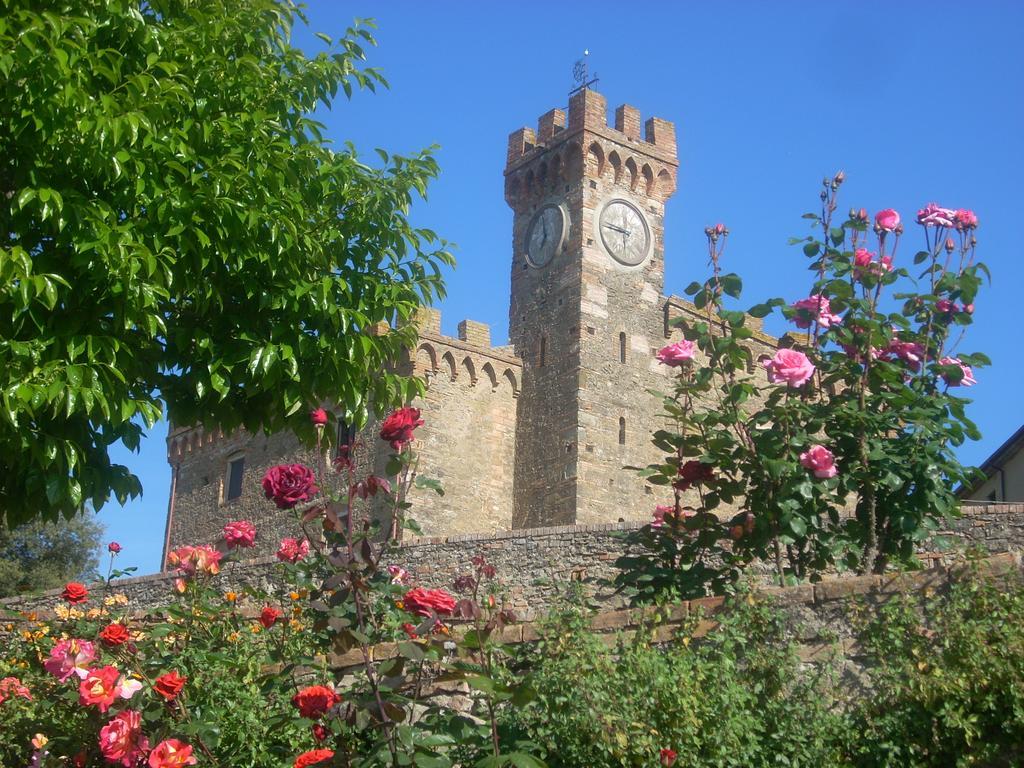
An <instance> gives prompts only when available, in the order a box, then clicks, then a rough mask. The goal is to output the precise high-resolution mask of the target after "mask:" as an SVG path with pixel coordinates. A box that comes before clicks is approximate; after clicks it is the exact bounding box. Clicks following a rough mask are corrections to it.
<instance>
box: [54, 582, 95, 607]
mask: <svg viewBox="0 0 1024 768" xmlns="http://www.w3.org/2000/svg"><path fill="white" fill-rule="evenodd" d="M60 596H61V597H63V598H64V599H65V600H67V601H68V602H69V603H71V604H72V605H77V604H78V603H84V602H85V601H86V600H88V599H89V590H87V589H86V588H85V585H84V584H79V583H78V582H77V581H69V582H68V583H67V584H65V585H64V591H63V592H61V593H60Z"/></svg>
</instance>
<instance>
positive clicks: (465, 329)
mask: <svg viewBox="0 0 1024 768" xmlns="http://www.w3.org/2000/svg"><path fill="white" fill-rule="evenodd" d="M459 339H460V340H461V341H465V342H467V343H469V344H472V345H474V346H477V347H485V348H490V346H491V327H490V326H489V325H487V324H486V323H478V322H476V321H475V320H463V321H462V322H460V323H459Z"/></svg>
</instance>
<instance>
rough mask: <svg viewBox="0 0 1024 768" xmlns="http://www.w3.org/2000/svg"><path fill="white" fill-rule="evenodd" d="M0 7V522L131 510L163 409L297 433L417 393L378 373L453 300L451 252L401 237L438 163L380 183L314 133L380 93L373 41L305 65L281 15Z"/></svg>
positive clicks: (379, 162)
mask: <svg viewBox="0 0 1024 768" xmlns="http://www.w3.org/2000/svg"><path fill="white" fill-rule="evenodd" d="M2 6H3V8H4V13H3V14H2V16H0V74H2V78H0V114H3V115H4V119H3V120H2V121H0V452H2V454H3V455H4V456H5V462H6V467H5V470H6V471H5V472H4V473H3V474H2V476H0V513H2V514H3V515H5V516H6V518H7V519H8V520H9V521H11V522H12V523H13V522H18V521H22V520H26V519H30V518H32V517H33V516H36V515H40V514H42V515H46V516H54V515H56V514H58V513H61V514H64V515H65V516H70V515H72V514H74V512H75V511H76V510H77V509H79V508H80V506H81V505H82V504H83V502H85V501H86V500H90V501H91V503H92V504H93V505H94V506H95V507H96V508H97V509H99V508H100V507H101V506H102V505H103V503H104V502H105V501H106V500H107V499H108V497H109V496H110V495H111V493H113V495H115V496H116V497H117V498H118V499H119V500H121V501H123V500H125V499H126V498H127V497H129V496H134V495H136V494H137V493H139V491H140V490H141V487H140V484H139V481H138V479H137V478H136V477H134V476H133V475H132V474H131V473H130V471H129V470H128V469H127V468H126V467H124V466H120V465H116V464H113V463H112V462H111V460H110V457H109V448H110V446H112V445H113V444H115V443H118V442H120V443H123V444H124V445H125V446H127V447H128V448H129V449H132V450H135V449H136V448H137V446H138V444H139V438H140V435H141V433H142V431H143V429H144V428H145V427H148V426H151V425H152V424H153V423H154V422H155V421H156V420H157V419H159V418H160V417H161V416H162V415H163V414H164V408H165V404H166V410H167V413H166V415H168V416H169V418H170V419H171V420H172V421H173V422H175V423H179V424H190V423H203V424H205V425H207V426H209V427H219V428H222V429H233V428H235V427H238V426H244V427H245V428H246V429H248V430H259V429H267V430H276V429H280V428H282V427H285V426H298V427H299V429H300V431H302V430H303V429H306V430H308V429H309V427H308V426H307V425H306V424H305V419H304V418H298V419H297V418H296V415H297V414H300V412H302V411H304V409H305V408H306V407H308V406H310V405H312V404H315V403H319V402H321V401H323V400H325V399H328V398H330V399H332V400H334V401H337V402H340V403H342V404H343V405H345V406H346V407H347V408H348V409H350V411H352V413H353V414H355V415H356V416H357V418H358V414H361V413H362V412H364V411H365V409H366V404H367V403H368V402H374V403H376V404H378V406H379V407H381V408H383V407H385V406H386V405H388V404H389V403H392V402H394V401H397V400H400V399H405V398H407V397H408V396H409V395H410V393H411V392H410V391H411V390H412V388H413V387H415V386H416V385H415V384H414V383H413V382H412V381H409V380H404V379H400V378H398V377H396V376H393V375H391V374H389V373H386V372H383V371H384V365H385V363H386V361H388V360H390V359H393V358H394V357H395V356H396V355H397V354H398V353H399V351H400V350H401V349H402V348H404V347H405V346H407V345H408V344H410V343H411V340H412V336H413V334H414V333H415V331H414V330H413V329H412V328H411V327H409V326H405V327H401V326H402V323H403V322H404V321H405V320H407V319H408V318H409V317H410V315H411V314H412V313H413V312H414V311H415V309H416V307H417V306H419V305H421V304H422V303H424V302H429V301H431V300H432V299H433V298H435V297H437V296H439V295H440V294H441V293H442V292H443V285H442V283H441V280H440V277H439V272H438V270H439V267H440V265H442V264H446V263H449V262H450V261H451V257H450V255H449V254H448V253H447V251H446V250H445V244H444V243H443V242H441V241H439V240H438V239H437V238H436V236H435V235H434V233H432V232H430V231H429V230H425V229H417V228H414V227H413V226H412V225H411V224H410V222H409V220H408V218H407V212H408V209H409V205H410V203H411V200H412V198H413V196H414V195H416V194H419V195H423V194H425V190H426V184H427V183H428V181H429V180H430V179H431V178H432V177H433V176H435V175H436V173H437V166H436V164H435V161H434V159H433V158H432V156H431V155H430V153H429V151H426V152H423V153H420V154H417V155H415V156H412V157H398V156H392V155H389V154H388V153H386V152H383V151H381V150H379V151H378V152H379V158H378V159H376V160H375V164H374V165H368V164H366V163H364V162H362V161H361V160H360V159H359V158H358V156H357V154H356V152H355V150H354V148H353V147H352V146H350V145H346V146H344V147H332V146H330V145H329V143H328V142H326V141H325V140H324V139H323V137H322V126H321V125H320V124H319V123H318V122H316V121H315V120H314V119H312V116H311V113H312V111H313V110H314V109H315V108H317V107H318V106H320V107H329V106H330V105H331V103H332V102H333V100H334V99H335V97H336V96H337V95H338V91H339V90H340V91H342V92H343V93H344V94H345V96H351V94H352V93H353V91H354V90H357V89H363V88H368V89H370V90H373V89H375V87H376V86H377V85H382V84H385V82H384V80H383V78H382V77H381V75H380V73H379V72H377V71H376V70H375V69H373V68H369V67H364V66H363V64H362V62H363V60H364V55H365V52H364V49H365V48H366V47H367V46H369V45H372V44H373V38H372V36H371V35H370V34H369V33H368V32H367V30H366V29H365V26H364V25H360V24H359V23H358V22H357V23H356V25H355V26H353V27H352V28H350V29H348V30H346V31H345V32H344V33H343V34H342V36H341V37H340V38H339V39H337V40H335V41H332V40H330V39H329V38H327V37H326V36H322V39H323V41H324V50H322V51H321V52H319V53H317V54H316V55H314V56H312V57H308V56H307V55H306V54H304V53H303V52H302V51H301V50H299V49H298V48H297V47H295V46H294V45H293V44H292V42H291V38H290V34H291V31H292V28H293V26H294V25H295V24H296V23H304V21H305V20H304V18H303V17H302V16H301V14H300V12H299V11H298V9H297V8H296V7H295V6H294V5H293V4H292V3H291V2H289V1H288V0H235V1H233V2H226V1H225V0H203V1H202V2H190V1H189V0H152V1H151V2H137V1H133V0H87V1H86V2H81V1H76V2H67V1H61V0H43V1H37V0H31V2H29V1H28V0H3V2H2ZM382 322H388V323H390V324H391V325H394V326H400V327H399V329H398V330H397V331H396V332H394V333H390V334H386V335H373V334H371V333H370V331H371V330H372V329H373V328H374V326H376V325H377V324H378V323H382ZM293 422H294V423H293Z"/></svg>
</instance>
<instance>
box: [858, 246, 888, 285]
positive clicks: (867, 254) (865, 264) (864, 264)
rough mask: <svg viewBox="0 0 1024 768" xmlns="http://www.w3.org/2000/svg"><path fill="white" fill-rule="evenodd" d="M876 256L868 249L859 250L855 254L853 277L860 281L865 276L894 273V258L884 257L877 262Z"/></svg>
mask: <svg viewBox="0 0 1024 768" xmlns="http://www.w3.org/2000/svg"><path fill="white" fill-rule="evenodd" d="M874 258H875V254H873V253H872V252H871V251H869V250H868V249H867V248H858V249H857V250H856V251H854V254H853V266H854V269H853V276H854V278H855V279H857V280H859V279H860V278H861V277H863V276H864V275H865V274H868V275H876V276H877V275H880V274H882V273H883V272H892V256H883V257H882V258H881V260H880V261H875V260H874Z"/></svg>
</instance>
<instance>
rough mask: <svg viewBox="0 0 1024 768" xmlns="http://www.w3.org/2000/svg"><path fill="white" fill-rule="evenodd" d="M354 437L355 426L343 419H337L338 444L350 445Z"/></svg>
mask: <svg viewBox="0 0 1024 768" xmlns="http://www.w3.org/2000/svg"><path fill="white" fill-rule="evenodd" d="M355 439H356V428H355V427H354V426H353V425H351V424H349V423H348V422H346V421H345V420H344V419H338V443H337V444H338V445H339V446H342V445H352V443H354V442H355Z"/></svg>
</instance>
